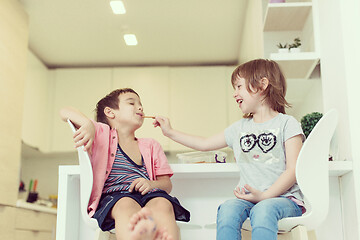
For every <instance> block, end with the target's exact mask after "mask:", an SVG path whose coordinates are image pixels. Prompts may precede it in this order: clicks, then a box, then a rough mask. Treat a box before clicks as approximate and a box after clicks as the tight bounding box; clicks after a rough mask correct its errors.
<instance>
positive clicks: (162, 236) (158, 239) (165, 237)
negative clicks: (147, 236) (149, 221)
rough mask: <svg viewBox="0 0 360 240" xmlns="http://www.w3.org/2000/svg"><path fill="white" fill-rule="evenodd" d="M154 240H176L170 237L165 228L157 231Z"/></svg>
mask: <svg viewBox="0 0 360 240" xmlns="http://www.w3.org/2000/svg"><path fill="white" fill-rule="evenodd" d="M154 240H174V239H173V238H172V237H171V236H170V235H169V233H168V232H167V231H166V229H165V228H164V229H160V230H158V231H157V233H156V236H155V239H154Z"/></svg>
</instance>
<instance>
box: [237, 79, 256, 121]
mask: <svg viewBox="0 0 360 240" xmlns="http://www.w3.org/2000/svg"><path fill="white" fill-rule="evenodd" d="M233 87H234V95H233V97H234V98H235V101H236V102H237V104H238V105H239V107H240V109H241V111H242V112H243V113H244V114H248V113H255V112H256V111H257V109H258V107H260V106H261V96H260V91H255V90H254V89H253V88H252V87H251V85H250V86H249V88H250V90H251V92H249V91H248V88H247V86H246V81H245V79H244V78H240V77H239V78H237V79H236V80H235V82H234V85H233Z"/></svg>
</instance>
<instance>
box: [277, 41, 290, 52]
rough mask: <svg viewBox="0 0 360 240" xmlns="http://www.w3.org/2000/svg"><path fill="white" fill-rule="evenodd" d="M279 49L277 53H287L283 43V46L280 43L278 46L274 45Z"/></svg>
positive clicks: (285, 45)
mask: <svg viewBox="0 0 360 240" xmlns="http://www.w3.org/2000/svg"><path fill="white" fill-rule="evenodd" d="M276 46H277V47H278V48H279V49H278V52H279V53H288V52H289V49H288V44H287V43H285V44H282V43H279V44H278V45H276Z"/></svg>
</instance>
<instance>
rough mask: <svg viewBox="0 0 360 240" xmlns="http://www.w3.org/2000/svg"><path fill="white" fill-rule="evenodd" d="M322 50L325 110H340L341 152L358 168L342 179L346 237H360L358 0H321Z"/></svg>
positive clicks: (348, 238) (359, 32) (359, 38)
mask: <svg viewBox="0 0 360 240" xmlns="http://www.w3.org/2000/svg"><path fill="white" fill-rule="evenodd" d="M318 3H319V24H320V26H322V27H321V28H320V50H321V66H322V71H321V72H322V79H323V93H324V109H325V110H328V109H330V108H336V109H337V110H338V111H339V125H338V130H337V134H338V136H339V139H338V141H339V143H340V144H339V155H340V158H341V159H347V160H349V161H353V166H354V170H353V171H352V172H351V173H348V174H346V175H345V176H343V177H342V178H341V182H340V183H341V184H340V186H341V192H340V195H341V198H342V201H343V204H342V208H343V222H342V223H340V222H339V224H342V225H343V226H344V239H346V240H352V239H354V240H355V239H359V237H360V236H359V223H360V209H359V208H360V202H359V192H360V191H359V190H360V179H359V177H360V171H359V163H360V156H359V152H358V148H359V144H360V139H359V137H358V136H359V135H360V128H359V122H360V116H359V107H358V103H359V102H360V95H359V93H358V89H359V80H358V79H359V77H358V68H359V66H360V63H359V60H358V56H359V55H360V50H359V46H358V43H359V42H360V36H359V35H360V28H358V27H357V25H358V23H359V22H360V14H359V12H360V6H359V5H360V3H359V1H358V0H347V1H344V0H333V1H326V0H319V1H318Z"/></svg>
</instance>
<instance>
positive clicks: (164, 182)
mask: <svg viewBox="0 0 360 240" xmlns="http://www.w3.org/2000/svg"><path fill="white" fill-rule="evenodd" d="M154 188H159V189H161V190H164V191H165V192H167V193H168V194H169V193H170V192H171V189H172V183H171V181H170V177H169V176H168V175H160V176H157V179H156V180H153V181H150V180H147V179H145V178H137V179H135V180H134V181H133V182H132V183H131V185H130V188H129V191H130V192H132V191H134V190H135V191H138V192H141V194H142V195H145V194H146V193H148V192H149V191H150V190H152V189H154Z"/></svg>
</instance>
